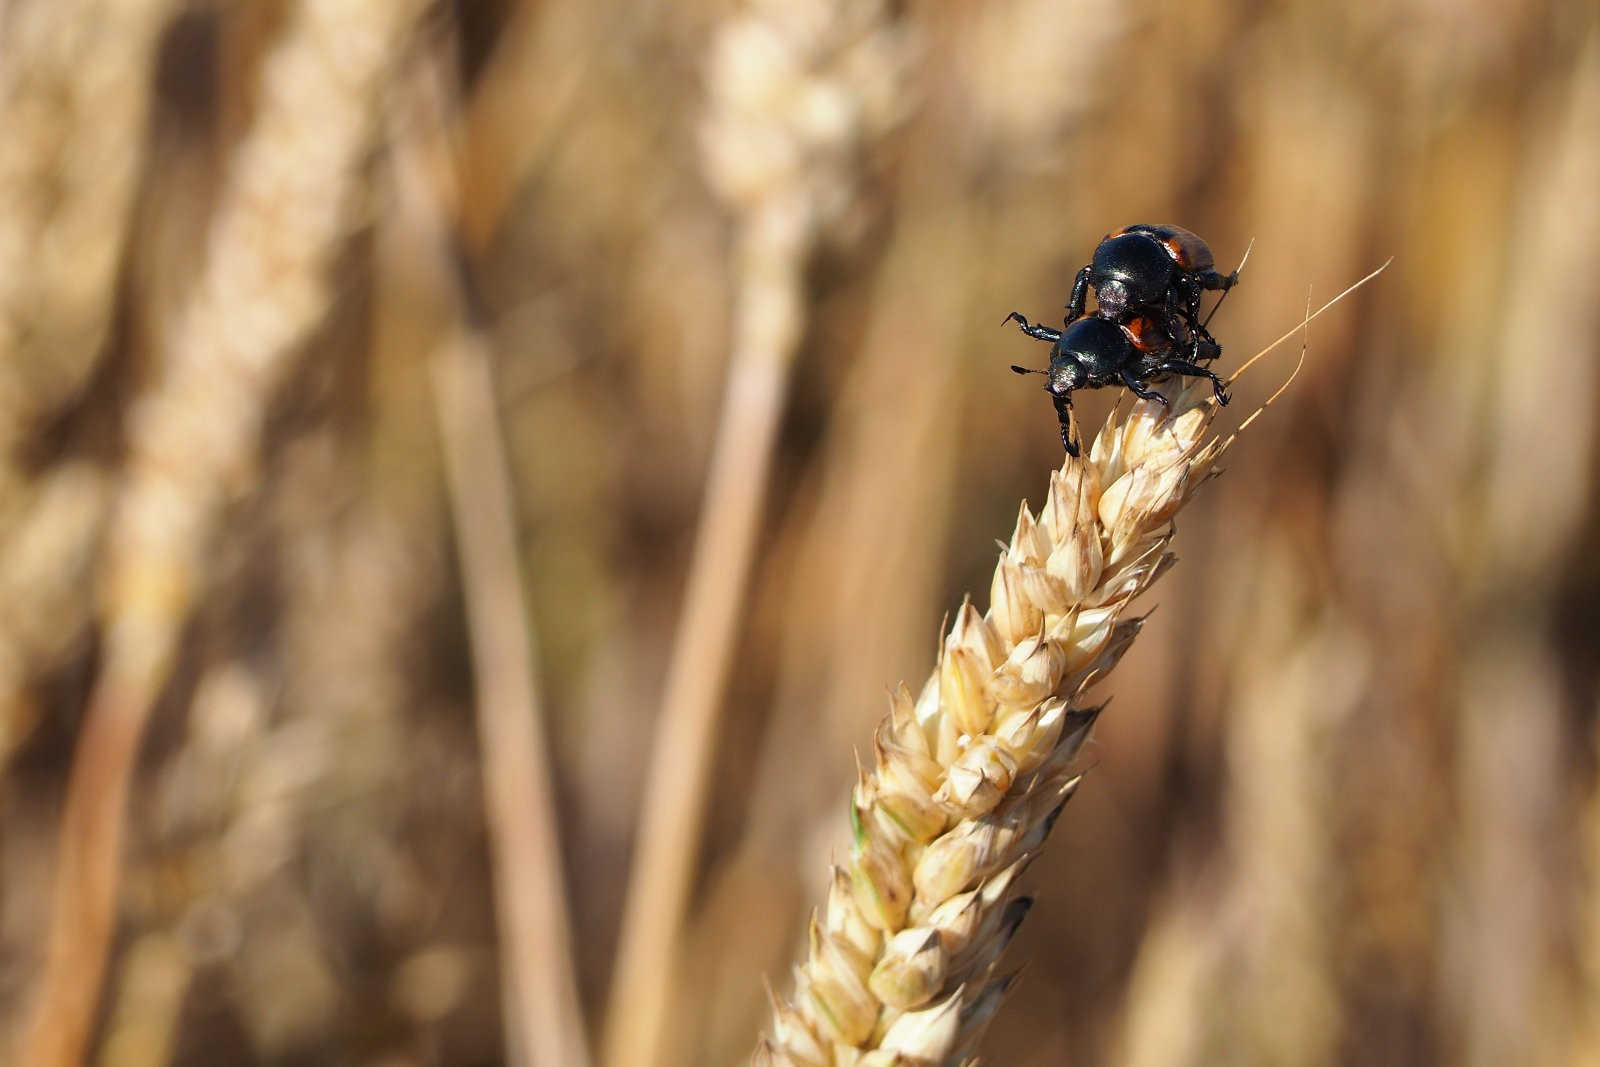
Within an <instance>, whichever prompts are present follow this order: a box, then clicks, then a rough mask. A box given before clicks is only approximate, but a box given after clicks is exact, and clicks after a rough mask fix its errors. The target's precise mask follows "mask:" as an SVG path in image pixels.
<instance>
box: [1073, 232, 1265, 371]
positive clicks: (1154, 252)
mask: <svg viewBox="0 0 1600 1067" xmlns="http://www.w3.org/2000/svg"><path fill="white" fill-rule="evenodd" d="M1216 265H1217V264H1216V258H1215V257H1214V256H1213V255H1212V254H1211V247H1210V246H1209V245H1207V244H1206V243H1205V241H1203V240H1201V239H1200V237H1199V235H1198V234H1195V233H1191V232H1190V231H1188V230H1186V229H1184V228H1183V227H1181V226H1152V225H1148V224H1144V223H1139V224H1136V225H1133V226H1126V227H1124V228H1122V229H1120V230H1118V231H1116V232H1115V233H1109V234H1107V235H1106V236H1105V239H1104V240H1102V241H1101V242H1100V244H1099V246H1098V247H1096V248H1095V250H1094V258H1093V259H1092V260H1091V261H1090V263H1089V264H1088V265H1087V266H1085V267H1084V268H1083V269H1082V270H1080V271H1078V275H1077V278H1076V279H1075V280H1074V282H1073V285H1072V296H1071V298H1070V299H1069V300H1068V301H1067V322H1069V323H1070V322H1072V321H1073V320H1075V319H1078V318H1081V317H1082V315H1083V311H1084V301H1085V297H1086V294H1087V291H1088V290H1089V289H1090V288H1093V289H1094V295H1095V301H1096V303H1097V304H1098V307H1097V309H1096V314H1098V315H1099V316H1100V317H1101V318H1103V319H1109V320H1110V321H1112V322H1121V321H1122V320H1123V319H1124V318H1126V317H1128V316H1129V315H1159V316H1160V317H1161V320H1162V321H1163V322H1165V323H1166V326H1167V332H1168V333H1169V334H1170V335H1171V336H1173V337H1177V336H1179V333H1180V330H1179V324H1180V323H1181V324H1182V325H1183V326H1185V327H1187V328H1188V329H1189V330H1192V331H1193V332H1194V333H1195V334H1196V335H1197V336H1199V337H1200V338H1201V339H1203V340H1205V341H1208V342H1212V343H1215V340H1214V338H1212V336H1211V335H1210V334H1209V333H1207V332H1206V328H1205V324H1204V323H1203V322H1201V321H1200V297H1201V294H1202V293H1203V292H1204V291H1205V290H1208V289H1210V290H1220V291H1221V292H1224V293H1226V292H1227V291H1228V290H1229V289H1231V288H1233V285H1234V283H1235V282H1237V281H1238V280H1239V272H1238V271H1234V272H1233V273H1232V274H1226V275H1224V274H1219V273H1217V270H1216ZM1218 351H1219V352H1220V351H1221V349H1218Z"/></svg>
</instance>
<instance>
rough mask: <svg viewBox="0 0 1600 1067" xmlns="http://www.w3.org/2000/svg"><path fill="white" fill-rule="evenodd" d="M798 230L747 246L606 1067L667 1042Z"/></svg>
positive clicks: (774, 411)
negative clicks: (673, 975)
mask: <svg viewBox="0 0 1600 1067" xmlns="http://www.w3.org/2000/svg"><path fill="white" fill-rule="evenodd" d="M803 226H804V223H803V216H802V213H800V212H797V211H794V210H791V206H790V205H787V204H785V203H783V202H781V201H779V202H775V203H772V204H770V205H769V206H768V207H767V208H766V209H765V210H763V211H761V212H759V213H757V214H756V215H755V216H754V218H753V219H752V220H751V221H750V224H749V227H748V229H747V230H746V231H745V233H744V246H743V248H742V249H741V256H740V263H741V274H742V278H743V283H742V285H741V304H740V307H739V310H738V318H737V320H736V322H735V341H734V344H735V348H734V356H733V361H732V364H731V366H730V367H729V372H728V385H727V393H726V395H725V396H724V398H723V403H722V415H721V422H720V424H719V426H718V428H717V438H716V446H715V453H714V455H713V458H712V465H711V474H710V478H709V481H708V483H707V486H706V502H705V505H704V508H703V510H702V513H701V516H702V517H701V522H700V528H699V531H698V534H697V536H696V538H695V554H694V562H693V564H692V565H691V567H690V571H689V587H688V590H687V592H686V594H685V598H684V607H683V614H682V621H681V623H680V625H679V631H678V632H679V638H678V645H677V647H676V648H675V649H674V650H673V658H672V663H671V665H670V667H669V669H668V673H667V681H666V695H665V698H664V700H663V704H662V711H661V720H660V723H659V725H658V726H657V728H656V743H655V750H654V755H653V758H652V760H651V764H650V771H649V777H648V778H647V779H646V781H645V786H644V799H643V803H642V807H641V811H642V821H641V824H640V827H639V836H638V843H637V845H636V847H635V859H634V865H633V872H632V874H631V875H630V876H629V883H628V897H627V902H626V904H625V906H624V911H623V921H622V939H621V944H620V946H619V948H618V956H617V970H616V977H615V979H614V980H613V983H612V990H611V1000H610V1004H609V1007H608V1010H607V1013H606V1055H605V1062H606V1063H607V1065H608V1067H647V1065H649V1064H653V1063H655V1062H656V1060H657V1053H658V1050H659V1046H660V1042H661V1035H662V1034H663V1032H664V1030H665V1024H666V1013H667V1007H668V1002H669V996H670V992H671V988H672V984H671V972H672V966H673V962H674V959H675V947H676V943H677V937H678V933H679V927H680V925H681V923H682V919H683V914H684V911H685V909H686V907H687V904H688V899H689V885H690V880H691V877H692V875H693V872H694V864H695V858H696V855H697V852H698V847H699V833H700V824H701V821H702V819H703V816H704V813H705V807H706V800H707V794H708V791H709V788H710V781H709V777H710V769H711V758H712V755H713V748H714V745H713V741H714V737H715V733H716V728H717V717H718V714H719V712H720V710H721V696H722V691H723V688H724V686H725V684H726V682H727V677H728V668H729V664H730V662H731V661H732V657H733V644H734V640H735V624H736V622H737V621H738V616H739V609H740V606H741V603H742V602H743V599H744V591H745V582H746V579H747V577H748V575H749V570H750V563H751V558H752V556H753V554H754V551H755V540H756V531H757V525H758V521H759V519H760V516H761V511H762V503H763V501H764V500H765V497H766V482H767V473H768V469H769V467H770V465H771V458H772V447H773V442H774V440H775V438H776V435H777V426H778V417H779V414H780V412H781V409H782V406H783V398H784V394H785V391H786V387H787V383H788V378H789V367H790V363H791V361H792V359H793V356H794V350H795V345H796V344H797V342H798V338H799V332H800V324H801V311H800V299H801V294H800V267H801V259H802V255H803V252H804V246H805V240H804V232H803Z"/></svg>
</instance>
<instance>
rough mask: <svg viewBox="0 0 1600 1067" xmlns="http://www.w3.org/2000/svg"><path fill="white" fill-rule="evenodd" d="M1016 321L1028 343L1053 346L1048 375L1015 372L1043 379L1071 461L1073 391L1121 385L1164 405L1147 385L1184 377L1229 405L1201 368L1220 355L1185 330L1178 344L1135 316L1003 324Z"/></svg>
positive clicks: (1223, 389) (1223, 390)
mask: <svg viewBox="0 0 1600 1067" xmlns="http://www.w3.org/2000/svg"><path fill="white" fill-rule="evenodd" d="M1013 319H1015V320H1016V321H1017V324H1018V326H1019V327H1020V328H1021V330H1022V332H1023V333H1025V334H1027V335H1028V336H1029V337H1034V338H1037V339H1038V340H1041V341H1049V342H1051V347H1050V369H1049V370H1043V371H1036V370H1029V369H1028V368H1026V367H1018V366H1015V365H1013V366H1012V368H1011V369H1012V370H1014V371H1016V372H1017V373H1018V374H1043V375H1044V376H1045V390H1046V391H1047V392H1048V393H1049V394H1050V396H1051V398H1052V399H1053V400H1054V401H1055V408H1056V418H1057V420H1058V421H1059V422H1060V424H1061V444H1062V446H1063V447H1064V448H1066V450H1067V455H1069V456H1076V455H1077V454H1078V444H1077V442H1076V441H1074V440H1073V439H1072V416H1071V411H1072V391H1073V390H1074V389H1097V388H1099V387H1101V386H1105V385H1118V384H1121V385H1125V386H1127V387H1128V388H1129V389H1130V390H1132V391H1133V394H1134V395H1135V396H1138V397H1142V398H1143V399H1145V400H1154V401H1156V402H1158V403H1160V404H1162V405H1166V404H1167V403H1168V401H1167V398H1166V397H1165V396H1163V395H1161V393H1159V392H1157V391H1156V390H1154V389H1151V388H1150V387H1149V386H1147V385H1146V384H1145V383H1146V382H1147V381H1149V380H1150V379H1151V378H1154V377H1157V376H1159V375H1162V374H1181V375H1185V376H1189V377H1205V378H1210V379H1211V386H1212V389H1213V390H1214V391H1215V394H1216V398H1217V401H1218V403H1221V404H1226V403H1227V402H1228V390H1227V384H1226V383H1225V382H1223V380H1222V379H1221V378H1218V377H1217V376H1216V374H1215V373H1213V372H1212V371H1211V370H1209V369H1207V368H1206V367H1204V366H1202V365H1201V363H1202V361H1207V360H1212V359H1215V358H1216V357H1217V356H1218V355H1219V354H1221V352H1222V349H1221V348H1219V347H1218V346H1217V343H1216V342H1215V341H1213V340H1210V339H1209V338H1202V337H1200V336H1198V335H1196V334H1194V333H1191V332H1190V331H1187V330H1184V331H1182V332H1181V333H1180V335H1179V337H1178V338H1176V339H1175V338H1174V337H1173V336H1172V335H1171V334H1170V333H1168V332H1167V331H1166V330H1165V329H1163V328H1162V327H1161V326H1160V325H1159V324H1158V323H1156V322H1154V321H1153V320H1151V319H1149V318H1148V317H1145V316H1132V317H1131V318H1129V319H1128V320H1127V321H1126V322H1124V323H1116V322H1111V321H1110V320H1108V319H1105V318H1102V317H1100V316H1098V315H1091V316H1089V317H1088V318H1079V319H1077V320H1075V321H1074V320H1069V321H1068V322H1067V324H1066V328H1065V329H1062V330H1054V329H1051V328H1050V327H1048V326H1040V325H1035V324H1034V323H1030V322H1029V321H1028V320H1027V319H1026V318H1024V317H1023V316H1022V315H1021V314H1020V313H1018V312H1015V311H1013V312H1012V313H1011V314H1009V315H1007V316H1006V317H1005V322H1010V321H1012V320H1013ZM1002 325H1004V323H1002Z"/></svg>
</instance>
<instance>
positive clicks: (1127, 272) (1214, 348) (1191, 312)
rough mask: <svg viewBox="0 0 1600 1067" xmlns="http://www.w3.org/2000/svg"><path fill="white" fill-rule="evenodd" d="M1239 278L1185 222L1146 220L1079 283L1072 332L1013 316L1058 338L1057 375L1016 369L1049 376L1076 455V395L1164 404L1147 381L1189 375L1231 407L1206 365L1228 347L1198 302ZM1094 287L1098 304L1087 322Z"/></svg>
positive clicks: (1045, 337)
mask: <svg viewBox="0 0 1600 1067" xmlns="http://www.w3.org/2000/svg"><path fill="white" fill-rule="evenodd" d="M1238 279H1239V272H1238V271H1234V272H1233V273H1232V274H1228V275H1222V274H1219V273H1217V270H1216V260H1215V259H1214V258H1213V257H1212V254H1211V249H1210V247H1208V246H1207V245H1206V243H1205V242H1204V241H1203V240H1201V239H1200V238H1199V237H1198V236H1197V235H1195V234H1193V233H1190V232H1189V231H1188V230H1185V229H1182V228H1180V227H1177V226H1150V225H1143V224H1141V225H1135V226H1129V227H1126V228H1125V229H1121V230H1118V231H1117V232H1116V233H1113V234H1108V235H1107V236H1106V238H1105V239H1104V240H1102V241H1101V242H1100V245H1099V247H1098V248H1096V249H1095V252H1094V258H1093V260H1092V261H1091V262H1090V263H1089V264H1088V265H1087V266H1085V267H1084V268H1083V269H1082V270H1080V271H1079V272H1078V275H1077V278H1076V280H1075V282H1074V283H1073V286H1072V296H1071V297H1070V299H1069V300H1068V302H1067V316H1066V320H1065V322H1064V323H1063V325H1064V327H1065V328H1064V329H1062V330H1053V329H1051V328H1050V327H1048V326H1036V325H1034V324H1032V323H1030V322H1028V320H1027V319H1026V318H1024V317H1023V316H1022V315H1021V314H1019V313H1018V312H1015V311H1013V312H1012V313H1011V314H1009V315H1007V316H1006V319H1005V321H1006V322H1010V321H1011V320H1012V319H1015V320H1016V321H1017V324H1018V325H1019V326H1020V327H1021V329H1022V332H1023V333H1025V334H1027V335H1028V336H1029V337H1035V338H1038V339H1039V340H1041V341H1049V342H1051V349H1050V369H1049V370H1047V371H1030V370H1027V369H1026V368H1023V367H1016V366H1013V367H1012V368H1011V369H1012V370H1014V371H1016V372H1017V373H1018V374H1034V373H1040V374H1043V375H1045V378H1046V382H1045V389H1046V391H1048V392H1049V393H1050V395H1051V397H1052V398H1053V399H1054V401H1055V408H1056V417H1057V419H1059V421H1060V423H1061V444H1062V445H1063V446H1064V447H1065V448H1066V450H1067V454H1068V455H1072V456H1076V455H1077V454H1078V445H1077V442H1075V441H1074V440H1073V439H1072V430H1071V421H1072V420H1071V415H1070V411H1071V406H1072V391H1073V390H1074V389H1084V388H1096V387H1099V386H1103V385H1117V384H1121V385H1126V386H1127V387H1128V388H1129V389H1131V390H1132V391H1133V392H1134V394H1135V395H1136V396H1140V397H1143V398H1144V399H1146V400H1155V401H1159V402H1160V403H1162V404H1165V403H1167V398H1166V397H1164V396H1162V395H1161V394H1160V393H1158V392H1156V391H1155V390H1154V389H1150V388H1148V387H1147V386H1146V385H1145V384H1144V383H1145V382H1146V381H1149V380H1150V379H1151V378H1155V377H1157V376H1159V375H1162V374H1182V375H1189V376H1194V377H1206V378H1210V379H1211V383H1212V386H1213V388H1214V389H1215V390H1216V395H1217V399H1218V400H1219V401H1220V402H1221V403H1224V404H1226V403H1227V402H1228V394H1227V390H1226V389H1225V387H1224V384H1223V381H1222V379H1221V378H1218V377H1217V376H1216V374H1214V373H1213V372H1212V371H1210V370H1209V369H1207V368H1206V367H1204V366H1202V365H1201V364H1202V363H1203V362H1208V361H1210V360H1213V359H1216V358H1217V357H1218V356H1219V355H1221V354H1222V348H1221V346H1219V345H1218V344H1217V342H1216V340H1215V339H1214V338H1213V337H1212V336H1211V334H1210V333H1209V332H1208V331H1207V330H1206V326H1205V323H1204V322H1203V321H1201V319H1200V299H1201V296H1202V294H1203V293H1204V292H1205V291H1206V290H1220V291H1221V292H1223V293H1224V294H1226V293H1227V291H1228V290H1229V289H1231V288H1232V287H1233V285H1234V283H1235V282H1237V281H1238ZM1090 288H1093V289H1094V292H1095V303H1096V305H1097V306H1096V310H1095V314H1094V315H1092V316H1090V317H1089V318H1084V317H1083V314H1084V303H1085V297H1086V295H1087V290H1088V289H1090ZM1219 303H1220V301H1219ZM1214 310H1215V309H1213V311H1214Z"/></svg>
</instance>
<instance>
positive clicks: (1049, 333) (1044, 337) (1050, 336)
mask: <svg viewBox="0 0 1600 1067" xmlns="http://www.w3.org/2000/svg"><path fill="white" fill-rule="evenodd" d="M1012 319H1016V320H1017V322H1018V324H1019V328H1020V329H1021V330H1022V332H1023V333H1025V334H1027V335H1028V336H1029V337H1036V338H1038V339H1039V340H1041V341H1059V340H1061V331H1060V330H1052V329H1051V328H1050V327H1048V326H1035V325H1034V324H1033V323H1031V322H1029V321H1028V320H1027V319H1025V318H1023V317H1022V315H1021V314H1019V313H1018V312H1015V311H1013V312H1012V313H1011V314H1009V315H1007V316H1006V317H1005V318H1003V319H1001V320H1000V325H1002V326H1004V325H1005V324H1006V323H1008V322H1010V321H1011V320H1012Z"/></svg>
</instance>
